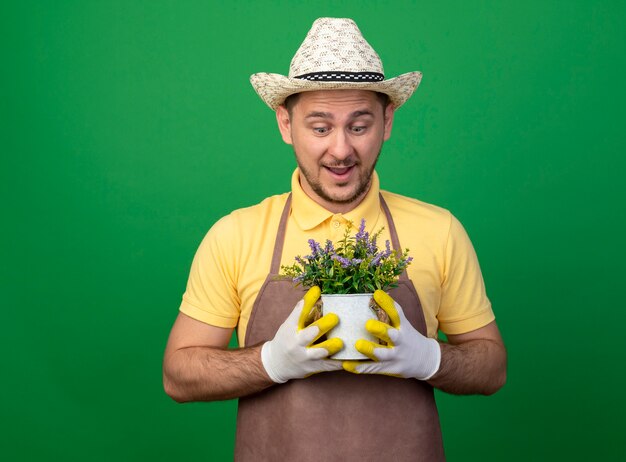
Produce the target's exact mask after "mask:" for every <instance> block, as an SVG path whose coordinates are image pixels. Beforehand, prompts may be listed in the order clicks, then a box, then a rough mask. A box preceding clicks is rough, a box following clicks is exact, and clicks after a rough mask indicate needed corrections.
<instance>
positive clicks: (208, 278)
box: [180, 216, 240, 328]
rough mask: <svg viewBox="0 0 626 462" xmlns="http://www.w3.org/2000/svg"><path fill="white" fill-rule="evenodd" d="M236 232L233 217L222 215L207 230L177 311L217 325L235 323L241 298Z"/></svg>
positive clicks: (226, 325) (230, 325) (222, 325)
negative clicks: (238, 293) (237, 278)
mask: <svg viewBox="0 0 626 462" xmlns="http://www.w3.org/2000/svg"><path fill="white" fill-rule="evenodd" d="M236 236H237V231H236V227H235V226H233V219H232V217H230V216H228V217H224V218H222V219H221V220H220V221H218V222H217V223H216V224H215V225H214V226H213V227H212V228H211V229H210V230H209V232H208V233H207V235H206V236H205V238H204V239H203V240H202V243H201V244H200V247H199V248H198V250H197V252H196V255H195V257H194V259H193V263H192V264H191V271H190V273H189V279H188V281H187V288H186V290H185V293H184V294H183V300H182V303H181V305H180V311H181V312H182V313H184V314H186V315H187V316H190V317H192V318H194V319H196V320H198V321H201V322H204V323H206V324H210V325H213V326H216V327H225V328H231V327H235V326H236V325H237V322H238V320H239V313H240V301H239V297H238V295H237V281H236V262H237V261H238V258H237V257H238V256H237V255H236V253H235V252H236V249H237V248H238V246H236V245H234V242H235V240H236Z"/></svg>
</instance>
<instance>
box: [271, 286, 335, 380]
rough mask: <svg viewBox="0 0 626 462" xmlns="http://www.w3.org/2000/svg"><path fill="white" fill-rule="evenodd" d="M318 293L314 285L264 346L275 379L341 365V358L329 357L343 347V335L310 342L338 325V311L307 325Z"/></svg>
mask: <svg viewBox="0 0 626 462" xmlns="http://www.w3.org/2000/svg"><path fill="white" fill-rule="evenodd" d="M319 297H320V289H319V287H311V288H310V289H309V291H308V292H307V293H306V294H305V295H304V298H303V299H302V300H300V301H299V302H298V303H297V304H296V306H295V308H294V309H293V311H292V312H291V314H290V315H289V317H288V318H287V319H286V320H285V322H284V323H283V324H282V325H281V326H280V327H279V328H278V331H277V332H276V335H275V336H274V338H273V339H272V340H270V341H269V342H266V343H265V344H264V345H263V347H262V348H261V361H262V362H263V367H264V368H265V370H266V371H267V374H268V375H269V376H270V378H271V379H272V380H273V381H274V382H276V383H285V382H286V381H287V380H290V379H302V378H304V377H307V376H309V375H312V374H316V373H318V372H323V371H338V370H341V369H342V364H341V361H334V360H331V359H327V358H328V356H330V355H334V354H335V353H337V352H338V351H340V350H341V349H342V348H343V342H342V341H341V339H338V338H331V339H328V340H325V341H323V342H321V343H319V344H317V345H311V344H312V343H313V342H315V341H316V340H317V339H318V338H320V337H321V336H322V335H324V334H325V333H326V332H328V331H329V330H331V329H332V328H333V327H335V326H336V325H337V323H338V322H339V318H338V317H337V315H336V314H334V313H329V314H327V315H326V316H323V317H322V318H320V319H318V320H317V321H315V322H314V323H312V324H311V325H309V326H307V327H305V325H304V324H305V321H306V319H307V317H308V315H309V313H310V311H311V309H312V308H313V305H315V302H317V300H318V299H319Z"/></svg>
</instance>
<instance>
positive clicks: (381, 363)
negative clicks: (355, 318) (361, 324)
mask: <svg viewBox="0 0 626 462" xmlns="http://www.w3.org/2000/svg"><path fill="white" fill-rule="evenodd" d="M374 300H376V303H378V305H379V306H380V307H381V308H382V309H383V310H384V311H385V312H386V313H387V315H388V316H389V321H390V323H391V325H389V324H386V323H384V322H381V321H378V320H373V319H370V320H369V321H367V323H366V324H365V329H366V330H367V331H368V332H369V333H371V334H372V335H374V336H375V337H378V338H379V339H381V340H383V341H384V342H386V343H387V345H380V344H378V343H374V342H372V341H369V340H364V339H361V340H357V342H356V345H355V346H356V349H357V350H358V351H360V352H361V353H363V354H364V355H365V356H367V357H369V358H370V359H371V360H372V361H344V363H343V367H344V369H345V370H347V371H348V372H353V373H356V374H385V375H393V376H397V377H404V378H410V377H413V378H416V379H419V380H428V379H430V378H431V377H432V376H433V375H434V374H435V373H436V372H437V371H438V370H439V364H440V362H441V347H440V346H439V343H438V342H437V341H436V340H435V339H432V338H428V337H424V336H423V335H422V334H420V333H419V332H418V331H417V330H415V328H414V327H413V326H412V325H411V323H409V321H408V320H407V319H406V316H405V315H404V312H403V311H402V307H401V306H400V305H398V304H397V303H396V302H395V301H394V300H393V298H391V297H390V296H389V295H387V294H386V293H385V292H383V291H382V290H377V291H376V292H374Z"/></svg>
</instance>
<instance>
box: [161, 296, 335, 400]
mask: <svg viewBox="0 0 626 462" xmlns="http://www.w3.org/2000/svg"><path fill="white" fill-rule="evenodd" d="M319 297H320V289H319V287H312V288H311V289H309V291H308V292H307V293H306V294H305V295H304V298H303V299H302V300H300V301H299V302H298V303H297V304H296V306H295V307H294V309H293V311H292V312H291V314H290V315H289V316H288V317H287V319H286V320H285V322H283V324H282V325H281V326H280V327H279V328H278V331H277V332H276V335H275V336H274V338H273V339H272V340H270V341H269V342H265V343H264V344H263V345H257V346H253V347H250V348H238V349H231V350H229V349H226V346H227V345H228V341H229V339H230V336H231V335H232V329H223V328H220V327H215V326H209V325H207V324H204V323H202V322H199V321H195V320H194V319H191V318H190V317H188V316H185V315H184V314H180V315H179V316H178V319H177V320H176V323H175V324H174V327H173V328H172V333H171V334H170V338H169V341H168V344H167V348H166V350H165V359H164V360H163V385H164V388H165V391H166V393H167V394H168V395H170V396H171V397H172V398H173V399H174V400H176V401H178V402H186V401H213V400H220V399H232V398H238V397H241V396H245V395H249V394H252V393H256V392H258V391H261V390H263V389H265V388H267V387H269V386H270V385H273V384H274V383H284V382H286V381H288V380H291V379H302V378H305V377H308V376H309V375H311V374H316V373H318V372H322V371H336V370H340V369H341V367H342V366H341V362H340V361H333V360H330V359H328V356H330V355H333V354H335V353H336V352H338V351H339V350H341V349H342V348H343V343H342V341H341V340H339V339H338V338H330V339H327V340H324V341H323V342H321V343H316V344H314V342H315V341H316V340H318V339H319V338H320V337H321V336H322V335H324V334H326V333H327V332H328V331H330V330H331V329H332V328H333V327H335V326H336V325H337V323H338V322H339V318H338V317H337V315H335V314H332V313H329V314H327V315H326V316H323V317H321V318H320V319H318V320H317V321H315V322H313V323H311V324H309V325H306V324H307V322H308V320H309V314H310V312H311V310H312V309H313V307H314V305H315V303H316V301H317V300H318V299H319Z"/></svg>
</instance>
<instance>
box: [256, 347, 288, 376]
mask: <svg viewBox="0 0 626 462" xmlns="http://www.w3.org/2000/svg"><path fill="white" fill-rule="evenodd" d="M261 363H262V364H263V368H264V369H265V372H267V375H269V377H270V379H272V381H273V382H274V383H285V382H286V381H287V380H284V379H283V378H282V377H280V375H279V374H278V373H277V372H276V368H275V367H274V366H273V361H272V342H271V341H270V342H265V343H264V344H263V346H262V347H261Z"/></svg>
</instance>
